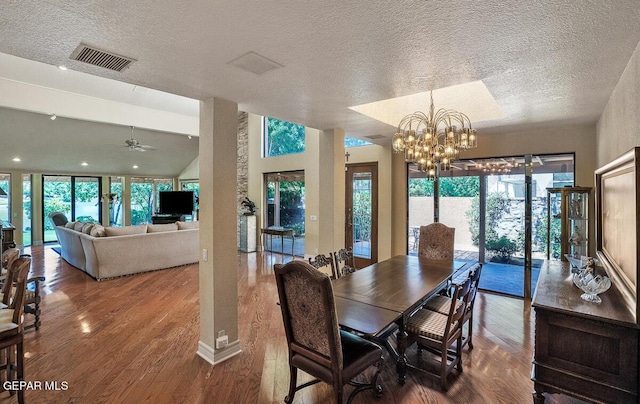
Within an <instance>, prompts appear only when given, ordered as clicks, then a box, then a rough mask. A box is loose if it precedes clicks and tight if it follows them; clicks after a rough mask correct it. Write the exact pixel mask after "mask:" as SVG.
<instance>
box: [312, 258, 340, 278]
mask: <svg viewBox="0 0 640 404" xmlns="http://www.w3.org/2000/svg"><path fill="white" fill-rule="evenodd" d="M309 264H311V266H312V267H314V268H315V269H320V270H322V269H328V267H331V279H338V278H339V276H338V273H337V271H336V268H335V263H334V262H333V257H331V254H329V257H327V256H326V255H324V254H318V255H316V256H315V257H313V258H311V257H309Z"/></svg>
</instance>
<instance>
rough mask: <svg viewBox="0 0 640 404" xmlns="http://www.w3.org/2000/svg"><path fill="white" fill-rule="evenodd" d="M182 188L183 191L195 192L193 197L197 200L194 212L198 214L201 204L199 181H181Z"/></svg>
mask: <svg viewBox="0 0 640 404" xmlns="http://www.w3.org/2000/svg"><path fill="white" fill-rule="evenodd" d="M180 187H181V188H182V190H183V191H193V197H194V198H195V199H196V200H195V205H194V206H193V210H194V211H196V212H197V211H198V203H199V202H200V183H199V182H198V180H181V181H180Z"/></svg>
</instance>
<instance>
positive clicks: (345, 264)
mask: <svg viewBox="0 0 640 404" xmlns="http://www.w3.org/2000/svg"><path fill="white" fill-rule="evenodd" d="M332 255H333V260H334V261H335V268H336V274H337V276H338V278H339V277H341V276H342V275H347V274H350V273H353V272H356V265H355V261H354V260H353V249H352V248H351V247H349V248H342V249H340V250H338V251H337V252H334V253H333V254H332Z"/></svg>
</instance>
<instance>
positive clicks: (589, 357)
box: [531, 261, 639, 404]
mask: <svg viewBox="0 0 640 404" xmlns="http://www.w3.org/2000/svg"><path fill="white" fill-rule="evenodd" d="M571 276H572V274H571V272H570V269H569V264H568V263H566V262H560V261H545V264H544V265H543V267H542V268H541V270H540V277H539V278H538V285H537V287H536V293H535V295H534V297H533V301H532V306H533V307H534V309H535V320H536V324H535V352H534V358H533V371H532V375H531V379H532V380H533V382H534V390H535V391H534V392H533V401H534V403H542V402H544V399H545V397H544V395H543V394H542V393H545V392H547V393H562V394H567V395H570V396H573V397H576V398H579V399H582V400H586V401H591V402H603V403H618V404H619V403H637V402H638V390H639V386H638V384H639V382H638V343H639V338H638V335H639V329H638V325H637V323H636V319H635V317H634V315H633V314H632V313H631V312H630V310H629V309H628V308H627V306H626V305H625V304H624V301H623V298H622V296H621V294H620V292H619V291H618V290H617V288H616V286H615V285H612V286H611V288H610V289H609V290H608V291H606V292H605V293H603V294H601V295H600V297H601V298H602V303H600V304H597V303H590V302H586V301H584V300H582V299H581V298H580V295H581V294H582V291H581V290H580V289H578V288H577V287H576V286H575V285H574V284H573V281H572V278H571Z"/></svg>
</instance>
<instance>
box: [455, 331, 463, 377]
mask: <svg viewBox="0 0 640 404" xmlns="http://www.w3.org/2000/svg"><path fill="white" fill-rule="evenodd" d="M456 360H457V361H458V364H457V366H456V368H457V369H458V372H460V373H462V330H460V336H459V337H458V343H457V346H456Z"/></svg>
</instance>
